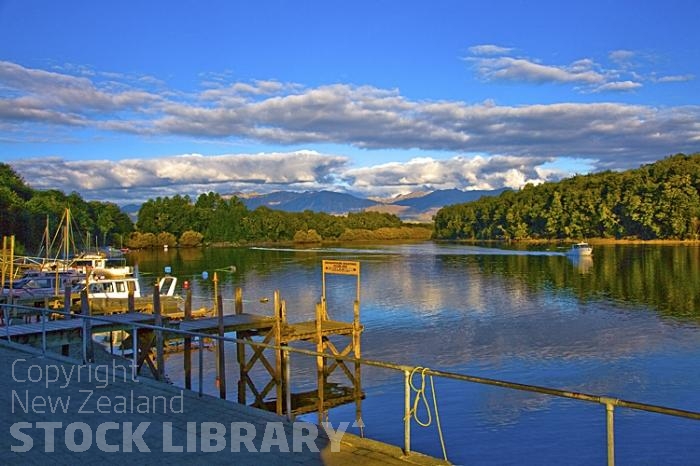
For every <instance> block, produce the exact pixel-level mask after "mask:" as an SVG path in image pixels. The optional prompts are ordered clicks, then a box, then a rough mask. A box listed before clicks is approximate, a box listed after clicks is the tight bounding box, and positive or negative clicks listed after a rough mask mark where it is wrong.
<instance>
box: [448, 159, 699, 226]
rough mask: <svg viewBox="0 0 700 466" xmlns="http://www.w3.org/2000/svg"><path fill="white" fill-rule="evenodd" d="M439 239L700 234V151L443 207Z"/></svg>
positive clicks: (528, 186)
mask: <svg viewBox="0 0 700 466" xmlns="http://www.w3.org/2000/svg"><path fill="white" fill-rule="evenodd" d="M435 237H436V238H439V239H537V238H547V239H567V238H569V239H580V238H618V239H619V238H639V239H698V238H699V237H700V153H696V154H694V155H684V154H678V155H674V156H671V157H668V158H666V159H663V160H660V161H658V162H655V163H653V164H649V165H644V166H642V167H640V168H638V169H634V170H628V171H624V172H610V171H608V172H603V173H595V174H590V175H578V176H575V177H573V178H568V179H565V180H562V181H559V182H556V183H544V184H541V185H538V186H532V185H527V186H525V187H524V188H523V189H522V190H520V191H506V192H504V193H502V194H501V195H500V196H498V197H484V198H481V199H480V200H478V201H474V202H469V203H466V204H456V205H451V206H446V207H444V208H442V209H440V211H438V213H437V214H436V216H435Z"/></svg>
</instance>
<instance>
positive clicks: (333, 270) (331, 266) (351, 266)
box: [321, 260, 360, 303]
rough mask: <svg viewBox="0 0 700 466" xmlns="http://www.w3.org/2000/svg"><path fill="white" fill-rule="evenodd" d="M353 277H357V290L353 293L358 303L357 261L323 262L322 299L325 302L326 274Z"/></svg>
mask: <svg viewBox="0 0 700 466" xmlns="http://www.w3.org/2000/svg"><path fill="white" fill-rule="evenodd" d="M327 273H330V274H336V275H353V276H355V277H357V290H356V292H355V295H356V299H357V302H358V303H359V302H360V263H359V262H358V261H339V260H323V274H322V280H323V284H322V290H321V292H322V293H323V295H322V297H323V300H324V302H325V300H326V274H327Z"/></svg>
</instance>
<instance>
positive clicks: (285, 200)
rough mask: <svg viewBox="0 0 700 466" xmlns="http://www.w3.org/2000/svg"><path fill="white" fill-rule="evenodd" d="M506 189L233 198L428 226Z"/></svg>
mask: <svg viewBox="0 0 700 466" xmlns="http://www.w3.org/2000/svg"><path fill="white" fill-rule="evenodd" d="M506 189H508V188H502V189H495V190H480V191H462V190H460V189H441V190H437V191H431V192H428V193H415V194H413V195H403V196H397V197H395V198H389V199H367V198H361V197H357V196H353V195H352V194H347V193H338V192H333V191H304V192H292V191H276V192H273V193H269V194H253V195H251V194H245V195H243V194H239V195H237V196H238V197H239V198H240V199H241V201H242V202H243V203H244V204H245V205H246V207H248V209H251V210H252V209H256V208H258V207H260V206H266V207H269V208H270V209H275V210H283V211H287V212H303V211H304V210H311V211H314V212H326V213H329V214H336V215H342V214H347V213H348V212H361V211H364V210H367V211H375V212H388V213H392V214H395V215H397V216H398V217H400V218H401V219H402V220H406V221H421V222H429V221H431V220H432V217H433V215H435V212H437V211H438V210H439V209H440V208H442V207H444V206H446V205H451V204H461V203H463V202H470V201H475V200H477V199H479V198H480V197H482V196H498V195H499V194H501V193H502V192H503V191H505V190H506Z"/></svg>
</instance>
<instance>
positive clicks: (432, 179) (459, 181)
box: [343, 156, 556, 195]
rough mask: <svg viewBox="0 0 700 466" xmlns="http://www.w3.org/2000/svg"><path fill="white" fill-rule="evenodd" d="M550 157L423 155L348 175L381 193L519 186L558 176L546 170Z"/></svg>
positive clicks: (356, 185)
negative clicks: (437, 156)
mask: <svg viewBox="0 0 700 466" xmlns="http://www.w3.org/2000/svg"><path fill="white" fill-rule="evenodd" d="M547 162H551V159H549V158H546V157H513V156H492V157H484V156H474V157H464V156H455V157H452V158H449V159H446V160H438V159H434V158H431V157H420V158H414V159H412V160H409V161H408V162H405V163H400V162H393V163H387V164H380V165H375V166H371V167H363V168H356V169H350V170H347V171H346V172H345V173H344V175H343V176H344V177H345V178H346V180H347V181H348V184H349V185H350V186H352V187H353V189H355V190H357V191H360V192H363V193H366V194H376V193H379V194H381V195H395V194H405V193H408V192H412V191H420V190H433V189H451V188H455V187H456V188H460V189H485V190H488V189H498V188H503V187H508V188H513V189H519V188H521V187H523V186H524V185H525V184H527V183H533V184H539V183H542V182H544V181H547V180H548V179H554V178H556V173H555V172H552V171H549V172H547V171H546V170H542V169H541V166H542V165H544V164H545V163H547Z"/></svg>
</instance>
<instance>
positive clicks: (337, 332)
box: [0, 261, 364, 421]
mask: <svg viewBox="0 0 700 466" xmlns="http://www.w3.org/2000/svg"><path fill="white" fill-rule="evenodd" d="M323 267H324V269H323V292H322V296H321V301H320V302H319V303H318V304H317V306H316V316H315V317H316V318H315V319H314V320H313V321H306V322H294V323H290V322H289V321H288V320H287V308H286V302H285V301H284V300H282V299H281V298H280V293H279V291H277V290H276V291H275V292H274V303H273V304H274V315H273V316H264V315H258V314H251V313H244V312H243V298H242V296H243V294H242V289H240V288H237V289H236V295H235V308H234V313H233V314H229V315H224V314H223V307H222V299H221V297H220V296H219V293H218V280H217V276H216V274H214V282H215V287H214V290H215V291H214V298H215V299H214V301H215V308H216V312H217V315H216V317H202V315H203V313H202V312H201V311H200V312H198V311H194V312H193V310H192V295H191V291H190V290H189V289H187V290H186V298H185V302H184V311H183V312H182V314H181V315H177V314H173V313H164V312H163V303H162V301H161V298H162V297H160V296H159V294H158V293H157V292H154V294H153V297H152V299H153V302H152V305H151V309H152V313H144V312H137V310H136V308H135V306H134V303H133V300H129V303H128V308H127V309H124V308H119V309H116V308H115V309H114V310H113V311H112V312H109V313H108V314H100V315H99V316H100V319H99V320H97V319H95V320H93V319H90V320H85V319H80V318H77V317H79V316H76V318H70V317H69V316H70V311H71V309H73V310H75V306H74V305H73V306H71V304H72V303H73V301H74V299H73V298H72V296H71V294H70V290H68V289H67V290H66V291H65V297H64V299H63V301H62V302H60V303H58V302H54V303H51V304H49V303H48V301H47V300H45V301H44V302H45V303H46V304H47V305H46V307H22V308H21V312H19V313H18V311H17V309H19V307H13V306H8V305H5V308H6V309H12V310H13V311H12V312H14V314H15V316H14V319H13V318H11V317H12V316H11V315H10V313H9V312H5V313H3V314H7V322H5V328H4V329H3V328H2V327H0V337H3V336H4V337H6V338H7V339H8V340H10V341H13V342H16V343H26V344H32V345H42V346H44V347H55V346H61V347H62V352H63V353H64V354H67V352H68V345H69V344H70V343H75V342H79V341H82V342H83V345H87V344H89V345H92V335H93V334H94V333H103V332H111V331H115V330H116V331H118V330H121V331H126V332H129V333H130V335H129V337H128V338H127V339H125V340H123V341H122V349H125V348H127V349H130V350H132V349H135V350H136V352H137V354H136V355H135V359H136V362H137V364H136V366H137V367H136V368H135V370H136V371H137V373H140V371H141V369H142V367H143V365H144V364H145V365H147V366H148V368H149V369H150V371H151V372H152V374H153V376H154V377H155V378H156V379H157V380H164V379H165V374H164V351H165V346H166V344H167V343H168V342H169V341H172V340H176V339H177V340H184V352H185V355H184V365H185V367H184V370H185V388H187V389H191V388H192V384H191V355H192V337H187V336H183V334H182V333H177V332H173V331H170V332H169V331H168V329H177V330H179V331H186V332H193V333H199V334H208V335H212V336H213V335H216V336H219V337H224V335H225V334H230V333H235V334H236V338H237V339H239V340H240V342H237V343H235V345H236V358H237V362H238V366H239V374H238V376H239V377H238V386H237V389H238V390H237V391H238V402H239V403H242V404H247V392H248V391H250V392H251V393H252V395H253V399H252V400H251V401H252V405H253V406H256V407H260V408H265V409H271V408H272V410H273V411H275V412H277V414H287V415H289V416H293V415H297V414H301V413H308V412H313V411H318V412H319V421H322V420H323V418H322V416H323V413H325V412H327V410H328V409H330V408H332V407H335V406H338V405H341V404H345V403H350V402H355V403H356V405H357V420H358V421H359V420H360V412H361V408H360V405H361V400H362V398H364V393H363V392H362V390H361V384H360V365H359V363H356V364H355V365H354V368H352V369H351V368H350V367H348V365H347V364H346V363H345V362H344V361H343V360H341V359H338V358H335V357H334V356H338V357H345V356H348V355H353V356H354V357H355V358H358V359H359V358H360V356H361V355H360V336H361V333H362V331H363V327H362V326H361V325H360V315H359V306H360V304H359V283H360V282H359V270H360V268H359V263H358V262H347V261H323ZM326 274H341V275H354V276H356V277H357V299H355V301H354V303H353V309H354V312H353V315H354V318H353V321H352V322H342V321H336V320H332V319H330V318H329V313H328V309H327V304H326V303H327V301H326ZM35 304H36V303H35ZM60 304H62V305H63V310H64V313H63V314H61V315H59V313H58V312H55V311H58V309H59V306H60ZM80 313H81V314H83V315H86V316H92V310H91V307H90V300H89V299H88V298H87V293H86V292H85V291H83V293H82V294H81V296H80ZM18 314H19V315H18ZM33 317H36V321H34V322H32V319H33ZM18 318H19V319H18ZM22 319H23V322H22ZM17 320H20V323H17V322H16V321H17ZM134 324H148V325H152V326H154V327H159V328H155V329H154V328H136V327H138V326H135V325H134ZM3 332H4V335H3ZM134 338H136V348H134ZM331 338H333V340H331ZM86 341H87V342H89V343H86ZM110 341H111V340H110ZM296 342H306V343H308V344H310V345H312V347H311V348H310V349H315V350H316V351H317V352H319V353H325V354H327V355H328V356H317V358H316V359H317V360H316V363H317V364H316V366H317V382H318V385H317V390H315V391H314V392H305V393H296V394H293V393H291V373H290V370H289V352H288V351H285V349H284V348H285V347H286V346H289V345H290V344H292V343H296ZM200 343H201V340H200ZM260 343H262V344H263V345H274V346H276V347H277V348H280V349H275V350H267V351H266V348H265V347H263V346H260ZM231 344H233V343H231ZM224 345H225V344H224V343H223V342H221V341H220V344H218V345H217V374H218V377H217V381H218V386H219V395H220V397H221V398H226V381H227V378H226V374H225V352H224ZM246 346H250V347H251V350H247V349H246ZM270 351H272V353H274V354H273V356H272V357H270V354H269V353H270ZM89 353H90V355H89V356H88V358H89V359H92V350H90V351H89ZM258 363H259V364H260V365H262V366H263V367H264V369H265V371H266V373H267V375H268V376H269V380H268V381H267V382H266V383H265V384H264V385H263V386H262V387H260V386H257V385H256V384H255V383H254V381H253V378H252V377H251V372H252V371H253V368H254V367H257V366H258ZM336 371H338V372H342V373H343V374H344V375H345V376H346V377H347V380H348V382H349V386H345V385H341V384H340V383H337V382H335V383H329V381H328V378H329V376H330V375H331V374H333V373H334V372H336ZM285 407H286V409H285Z"/></svg>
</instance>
